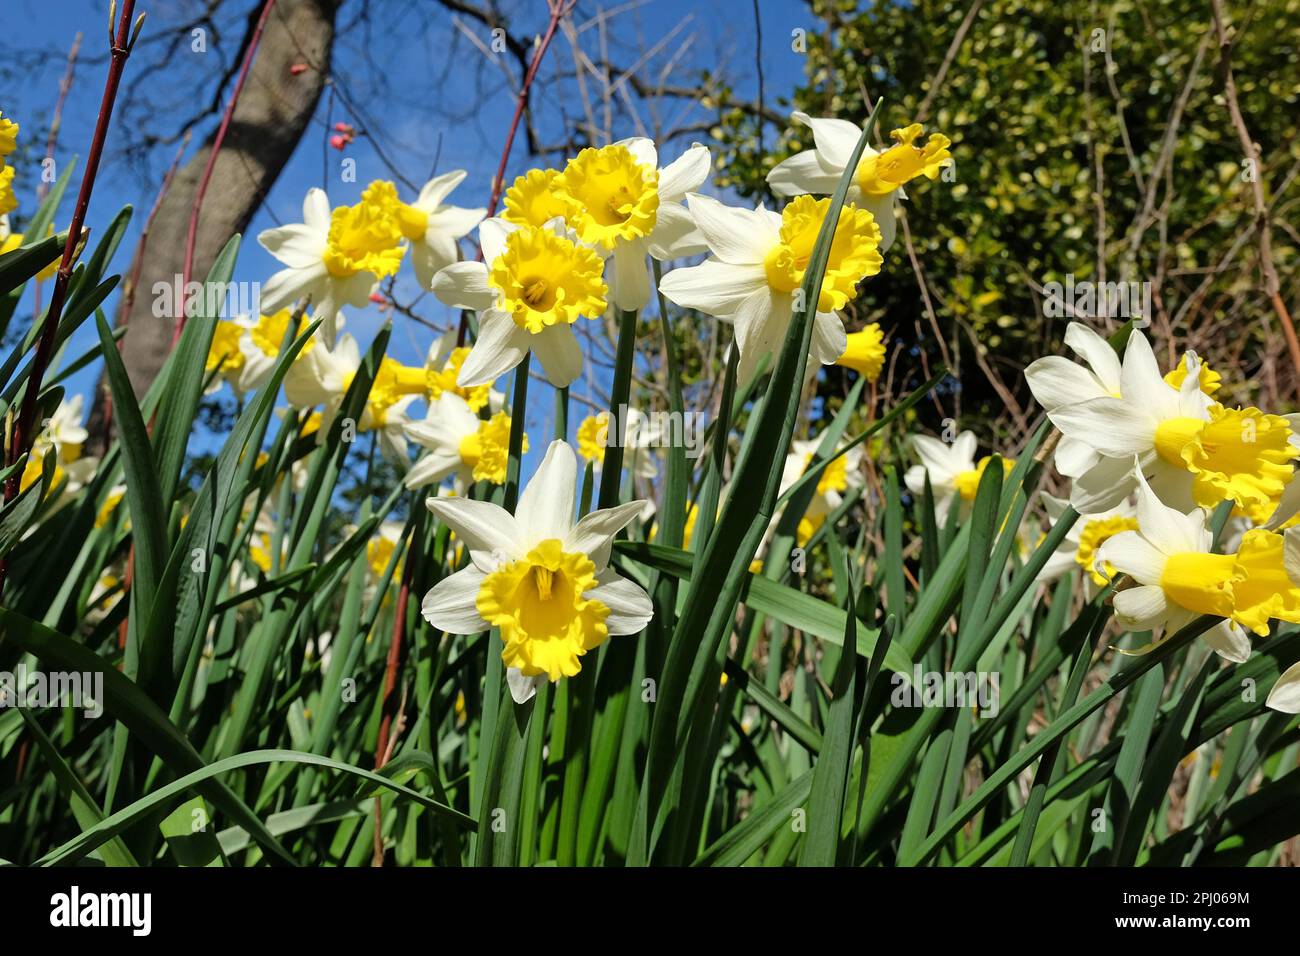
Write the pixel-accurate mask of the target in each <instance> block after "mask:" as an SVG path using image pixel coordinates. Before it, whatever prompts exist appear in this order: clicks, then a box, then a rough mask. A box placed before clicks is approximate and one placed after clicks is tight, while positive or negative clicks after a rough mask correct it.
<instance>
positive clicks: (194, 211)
mask: <svg viewBox="0 0 1300 956" xmlns="http://www.w3.org/2000/svg"><path fill="white" fill-rule="evenodd" d="M274 6H275V0H265V3H264V4H263V5H262V14H261V16H259V17H258V18H257V26H255V27H254V28H253V36H252V37H251V38H250V39H249V41H248V49H247V50H245V51H244V62H243V63H242V64H240V67H239V77H238V78H237V79H236V80H235V89H234V92H232V93H231V95H230V102H229V103H227V104H226V111H225V113H223V114H222V116H221V125H220V126H219V127H218V128H217V135H216V137H215V138H214V139H213V140H212V149H211V150H209V152H208V161H207V163H206V164H205V165H204V167H203V177H202V178H201V179H200V180H199V188H198V191H197V192H196V193H195V194H194V205H193V206H192V207H191V208H190V229H189V234H188V235H186V237H185V268H184V271H183V272H182V273H181V289H182V290H184V289H185V287H186V286H187V285H189V282H190V276H191V275H192V274H193V272H194V246H195V244H196V243H197V241H198V236H199V210H200V209H201V208H202V207H203V196H204V195H205V194H206V193H207V191H208V181H209V180H210V179H212V170H213V168H214V167H215V166H216V165H217V153H219V152H220V151H221V144H222V143H223V142H224V141H225V139H226V130H227V129H229V128H230V119H231V117H232V116H234V115H235V106H236V104H237V103H239V94H240V93H241V92H242V91H243V89H244V80H246V79H247V78H248V70H249V67H251V66H252V65H253V57H254V56H256V55H257V44H258V42H259V41H260V40H261V39H262V28H263V27H265V26H266V19H267V16H268V15H269V14H270V12H271V8H272V7H274ZM254 318H256V316H254ZM185 319H186V315H185V308H184V306H182V307H181V309H180V314H179V315H178V316H177V317H176V324H175V325H174V326H172V345H171V347H172V348H173V349H174V348H176V343H177V342H178V341H179V340H180V337H181V332H183V331H184V330H185Z"/></svg>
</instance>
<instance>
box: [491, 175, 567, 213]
mask: <svg viewBox="0 0 1300 956" xmlns="http://www.w3.org/2000/svg"><path fill="white" fill-rule="evenodd" d="M559 175H560V171H559V170H558V169H531V170H529V171H528V173H527V174H526V175H523V176H520V177H519V178H518V179H516V180H515V181H514V184H513V185H512V186H511V187H510V188H509V189H507V190H506V195H505V212H504V213H503V214H502V218H504V219H505V220H506V222H516V223H518V224H519V225H521V226H544V225H546V223H548V222H549V221H550V220H552V219H554V218H556V217H557V216H559V217H560V218H562V219H563V218H566V217H567V216H568V213H569V208H570V207H569V203H568V202H567V201H566V200H565V198H564V197H563V196H562V195H560V193H559V192H558V190H557V189H556V188H555V180H556V178H557V177H558V176H559Z"/></svg>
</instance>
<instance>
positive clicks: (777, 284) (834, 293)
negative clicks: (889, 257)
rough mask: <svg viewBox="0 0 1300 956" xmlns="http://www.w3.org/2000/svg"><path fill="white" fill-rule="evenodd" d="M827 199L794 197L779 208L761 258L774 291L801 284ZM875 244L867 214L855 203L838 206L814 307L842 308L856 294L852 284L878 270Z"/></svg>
mask: <svg viewBox="0 0 1300 956" xmlns="http://www.w3.org/2000/svg"><path fill="white" fill-rule="evenodd" d="M830 202H831V201H830V200H829V199H814V198H813V197H812V196H798V197H796V198H795V199H794V200H792V201H791V202H790V203H789V205H787V206H786V207H785V209H784V211H782V213H781V233H780V242H778V243H777V244H776V245H775V246H773V247H772V248H771V249H770V250H769V251H768V253H767V256H766V258H765V259H764V260H763V268H764V269H765V270H766V272H767V284H768V285H769V286H770V287H771V288H773V289H775V290H776V291H777V292H793V291H794V290H795V289H797V288H799V286H801V285H802V284H803V279H804V271H805V270H806V269H807V268H808V260H809V259H810V258H811V257H812V250H813V244H814V243H816V241H817V233H818V232H820V231H821V226H822V221H823V220H824V219H825V218H826V213H827V211H828V210H829V209H830ZM879 246H880V229H879V228H878V227H877V226H876V220H875V219H874V218H873V217H872V215H871V213H869V212H867V211H866V210H865V209H858V208H857V207H856V206H844V207H843V208H842V209H841V210H840V218H839V221H838V222H837V223H836V224H835V234H834V237H833V238H832V239H831V249H830V256H829V257H828V258H827V260H826V275H825V278H824V279H823V280H822V290H821V296H820V298H818V300H817V311H818V312H831V311H833V310H835V309H842V308H844V306H846V305H848V303H849V300H850V299H852V298H853V297H854V296H855V295H856V294H857V285H858V283H859V282H860V281H861V280H863V279H865V278H866V277H867V276H873V275H875V274H876V273H877V272H879V271H880V267H881V264H882V262H883V260H882V259H881V258H880V253H879V252H878V251H877V250H878V247H879Z"/></svg>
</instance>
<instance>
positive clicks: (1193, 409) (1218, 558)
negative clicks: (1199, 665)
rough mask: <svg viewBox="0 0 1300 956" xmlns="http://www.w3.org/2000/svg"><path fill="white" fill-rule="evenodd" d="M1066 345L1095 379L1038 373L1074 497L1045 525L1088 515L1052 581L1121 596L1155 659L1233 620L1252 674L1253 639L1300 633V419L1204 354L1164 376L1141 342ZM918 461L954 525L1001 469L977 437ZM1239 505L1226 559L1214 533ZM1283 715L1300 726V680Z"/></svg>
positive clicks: (1287, 695)
mask: <svg viewBox="0 0 1300 956" xmlns="http://www.w3.org/2000/svg"><path fill="white" fill-rule="evenodd" d="M1065 342H1066V345H1068V346H1069V347H1070V348H1071V349H1072V350H1073V351H1074V352H1075V354H1076V355H1078V356H1079V357H1080V358H1081V359H1082V360H1083V362H1084V364H1083V365H1080V364H1078V363H1076V362H1073V361H1071V360H1070V359H1067V358H1065V357H1062V356H1047V357H1045V358H1041V359H1039V360H1037V361H1035V362H1033V363H1032V364H1030V365H1029V367H1028V368H1027V369H1026V370H1025V376H1026V379H1027V380H1028V383H1029V387H1030V390H1031V391H1032V392H1033V395H1034V398H1035V399H1036V400H1037V401H1038V403H1039V404H1040V405H1041V406H1042V407H1043V409H1044V411H1045V412H1046V414H1047V417H1048V419H1049V420H1050V421H1051V423H1052V424H1053V425H1054V426H1055V427H1056V428H1057V430H1058V431H1059V432H1060V440H1059V442H1058V444H1057V446H1056V449H1055V453H1054V463H1055V466H1056V470H1057V471H1058V472H1059V473H1060V474H1061V475H1062V476H1063V477H1064V478H1065V479H1067V480H1068V482H1069V485H1070V494H1069V498H1068V501H1067V500H1065V499H1061V498H1056V497H1053V496H1048V495H1045V496H1044V505H1045V510H1046V512H1047V515H1048V517H1049V519H1050V520H1051V521H1053V522H1055V521H1056V520H1058V519H1059V518H1060V516H1061V515H1062V514H1063V513H1064V511H1065V509H1066V506H1067V504H1068V505H1069V506H1070V507H1072V508H1073V509H1074V510H1075V511H1076V512H1078V515H1079V517H1078V519H1077V520H1076V522H1075V523H1074V524H1073V525H1072V526H1071V528H1070V529H1069V531H1068V532H1067V534H1066V536H1065V538H1064V539H1063V541H1062V542H1061V544H1060V545H1059V547H1058V548H1057V550H1056V552H1055V553H1054V554H1053V555H1052V556H1051V558H1050V559H1049V561H1048V563H1047V565H1046V566H1045V567H1044V568H1043V571H1042V574H1041V577H1042V578H1044V579H1046V580H1051V579H1054V578H1057V577H1060V576H1061V575H1063V574H1065V573H1066V572H1067V571H1069V570H1071V569H1073V568H1075V567H1079V568H1082V570H1083V572H1084V575H1085V581H1086V582H1087V585H1086V586H1087V587H1088V588H1089V589H1090V592H1091V593H1095V591H1096V590H1097V589H1100V588H1102V587H1105V586H1106V585H1108V584H1110V583H1111V582H1112V581H1118V588H1117V591H1116V593H1115V595H1114V608H1115V617H1116V620H1117V621H1118V622H1119V623H1120V624H1121V625H1122V626H1123V627H1124V628H1126V629H1127V630H1129V631H1132V632H1146V631H1150V632H1153V633H1154V634H1155V635H1156V640H1155V642H1153V644H1150V645H1147V647H1146V648H1143V649H1141V650H1143V651H1144V650H1147V649H1149V648H1150V647H1151V646H1154V643H1158V642H1159V641H1160V640H1163V639H1164V638H1165V637H1168V636H1170V635H1172V634H1174V633H1175V632H1177V631H1178V630H1179V629H1180V628H1181V627H1183V626H1184V625H1186V624H1188V623H1189V622H1190V621H1192V620H1193V619H1194V618H1196V617H1197V616H1199V615H1203V614H1208V615H1212V616H1215V617H1220V618H1223V621H1222V622H1221V623H1219V624H1218V625H1217V626H1215V627H1214V628H1213V629H1211V630H1210V631H1208V632H1207V633H1206V640H1207V642H1208V643H1209V645H1210V646H1211V647H1212V648H1213V649H1214V650H1215V651H1216V652H1217V653H1218V654H1220V655H1221V656H1223V657H1224V658H1226V659H1228V660H1230V661H1234V662H1243V661H1245V660H1246V659H1247V658H1248V657H1249V656H1250V653H1251V642H1250V637H1249V634H1251V633H1253V634H1255V635H1257V636H1260V637H1265V636H1267V635H1268V634H1269V630H1270V621H1289V622H1292V623H1300V537H1296V536H1297V535H1300V528H1294V529H1292V525H1294V524H1296V523H1297V512H1300V481H1296V480H1295V474H1296V460H1297V459H1300V416H1294V415H1289V416H1288V415H1273V414H1268V413H1266V412H1264V411H1261V410H1260V409H1258V408H1253V407H1235V408H1234V407H1230V406H1228V405H1225V404H1224V403H1222V402H1221V401H1219V400H1218V399H1217V398H1216V394H1217V393H1218V392H1219V391H1220V389H1221V387H1222V385H1223V383H1222V381H1221V377H1220V375H1219V374H1218V373H1217V372H1215V371H1214V370H1212V369H1211V368H1210V367H1209V366H1208V365H1206V364H1205V363H1204V362H1203V361H1202V360H1201V359H1200V357H1199V356H1197V355H1196V354H1195V353H1194V352H1187V353H1185V354H1184V355H1183V356H1182V358H1181V359H1180V360H1179V362H1178V364H1177V365H1175V366H1174V367H1173V368H1172V369H1170V370H1169V371H1168V372H1166V373H1162V372H1161V370H1160V367H1159V363H1158V362H1157V360H1156V356H1155V354H1154V352H1153V351H1152V349H1151V345H1150V343H1149V342H1148V341H1147V338H1146V336H1145V335H1144V334H1143V332H1142V331H1141V330H1140V329H1134V330H1132V331H1131V332H1130V333H1129V334H1128V336H1127V341H1126V342H1125V343H1124V346H1123V357H1122V359H1121V357H1120V356H1119V355H1118V354H1117V353H1116V351H1115V349H1114V348H1112V347H1111V345H1110V344H1109V343H1108V342H1107V341H1106V340H1105V339H1103V338H1102V337H1101V336H1100V335H1098V334H1097V332H1095V331H1094V330H1093V329H1091V328H1089V327H1088V326H1086V325H1084V324H1082V323H1079V322H1072V323H1071V324H1070V325H1069V327H1068V329H1067V331H1066V335H1065ZM913 447H914V448H915V450H916V452H917V454H918V455H919V457H920V458H921V461H922V464H921V465H918V466H916V467H915V468H914V469H912V471H910V472H909V473H908V476H907V484H908V487H909V488H910V489H911V490H912V491H913V492H916V493H919V492H920V491H921V490H922V489H923V486H924V482H925V476H926V475H927V474H928V475H929V478H930V483H931V485H932V488H933V490H934V494H935V498H936V510H938V511H939V512H940V514H942V513H943V512H944V511H946V510H947V508H948V507H950V505H951V503H952V502H954V501H958V500H960V501H961V503H962V504H964V505H967V504H969V502H970V501H972V500H973V499H974V497H975V492H976V489H977V488H978V486H979V480H980V477H981V475H982V472H983V470H984V468H985V466H986V465H987V463H988V462H989V460H990V459H989V458H982V459H980V460H979V461H978V463H977V462H976V460H975V451H976V441H975V436H974V435H973V434H972V433H970V432H963V433H961V434H960V435H959V436H957V439H956V441H954V442H952V443H951V444H947V443H945V442H942V441H939V440H937V439H934V438H930V437H927V436H921V435H918V436H914V437H913ZM1004 465H1005V466H1006V467H1007V468H1008V470H1009V469H1010V467H1011V465H1012V463H1011V462H1010V461H1009V460H1004ZM1225 503H1227V505H1228V507H1229V509H1230V510H1229V512H1228V516H1227V520H1226V522H1225V524H1224V527H1223V529H1222V531H1221V533H1220V535H1219V540H1218V547H1217V548H1216V545H1215V534H1214V533H1213V532H1212V531H1211V528H1210V519H1211V516H1212V514H1213V513H1214V512H1215V510H1216V509H1218V508H1219V507H1220V506H1221V505H1224V504H1225ZM1288 529H1291V530H1288ZM1121 575H1122V576H1123V577H1120V576H1121ZM1269 705H1270V706H1272V707H1274V708H1276V709H1279V710H1285V711H1287V712H1291V713H1295V712H1300V665H1296V666H1294V667H1292V668H1290V669H1289V670H1288V671H1286V672H1285V673H1284V674H1283V675H1282V677H1281V678H1280V679H1279V680H1278V682H1277V684H1276V685H1275V687H1274V689H1273V692H1272V694H1271V695H1270V697H1269Z"/></svg>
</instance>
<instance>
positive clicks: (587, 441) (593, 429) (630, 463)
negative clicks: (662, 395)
mask: <svg viewBox="0 0 1300 956" xmlns="http://www.w3.org/2000/svg"><path fill="white" fill-rule="evenodd" d="M622 418H623V421H622V424H623V435H622V437H621V438H619V439H618V440H619V442H621V444H622V446H623V449H624V451H623V455H624V460H623V467H625V468H627V469H628V470H629V471H630V472H631V473H632V474H634V475H636V476H637V477H639V478H645V479H653V478H655V477H656V476H657V475H658V474H659V466H658V464H657V463H656V462H655V457H654V454H653V453H652V452H651V451H650V450H649V449H651V448H653V447H655V446H656V445H658V444H659V442H660V441H661V440H662V437H663V436H662V435H661V434H660V433H659V429H658V428H657V427H656V426H655V425H654V424H653V422H652V421H651V419H650V418H649V417H648V416H647V415H646V414H645V413H643V412H642V411H641V410H640V409H637V408H629V409H626V412H625V414H624V415H623V416H622ZM609 437H610V436H609V412H599V413H598V414H595V415H588V416H587V417H586V418H584V419H583V420H582V422H581V424H579V425H578V454H579V455H581V456H582V458H583V459H584V460H586V461H589V462H591V465H592V471H593V472H599V471H600V470H601V467H602V466H603V464H604V462H605V448H606V446H607V445H608V444H609Z"/></svg>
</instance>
